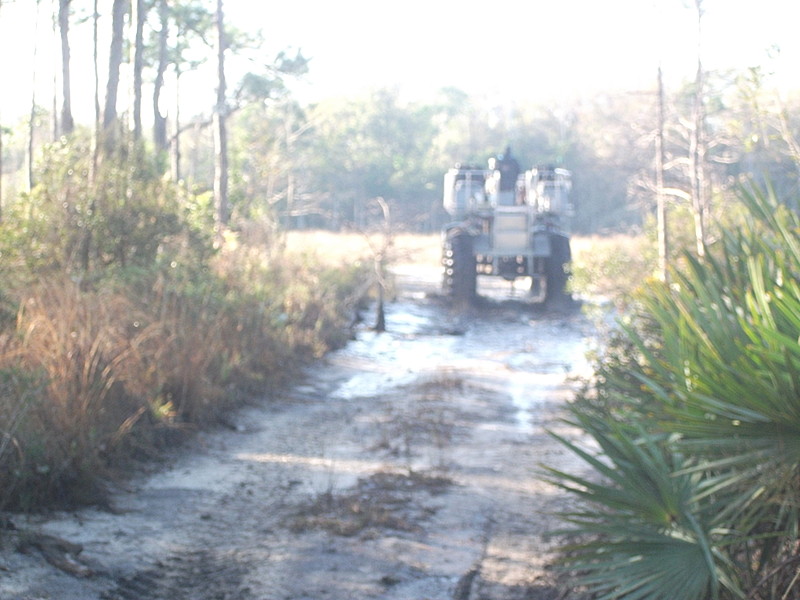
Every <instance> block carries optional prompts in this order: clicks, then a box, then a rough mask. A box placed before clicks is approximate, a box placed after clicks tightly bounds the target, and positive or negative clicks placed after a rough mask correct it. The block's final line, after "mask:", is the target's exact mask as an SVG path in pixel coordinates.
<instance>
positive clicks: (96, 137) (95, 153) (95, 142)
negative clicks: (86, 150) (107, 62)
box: [89, 0, 102, 186]
mask: <svg viewBox="0 0 800 600" xmlns="http://www.w3.org/2000/svg"><path fill="white" fill-rule="evenodd" d="M97 2H98V0H94V7H93V12H92V67H93V68H94V132H93V135H92V163H91V167H90V169H89V185H90V186H93V185H94V182H95V178H96V176H97V163H98V161H99V158H100V157H99V153H100V135H101V132H102V129H101V127H100V118H101V114H100V63H99V60H98V52H99V48H98V28H97V23H98V21H99V20H100V13H99V12H98V10H97Z"/></svg>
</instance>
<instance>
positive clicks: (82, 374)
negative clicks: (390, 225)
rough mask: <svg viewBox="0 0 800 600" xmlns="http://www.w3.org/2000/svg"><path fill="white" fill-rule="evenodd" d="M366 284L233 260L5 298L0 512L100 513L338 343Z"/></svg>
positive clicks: (298, 266) (246, 257)
mask: <svg viewBox="0 0 800 600" xmlns="http://www.w3.org/2000/svg"><path fill="white" fill-rule="evenodd" d="M363 279H364V273H363V270H362V269H360V268H359V267H358V266H357V265H355V266H353V265H350V266H345V267H334V266H320V265H319V264H317V263H314V262H312V261H311V260H309V258H308V257H305V256H299V255H297V254H293V253H289V252H283V253H278V254H273V255H271V256H269V257H267V256H266V255H265V252H264V250H263V249H260V248H257V247H250V248H247V247H237V248H235V249H228V250H224V249H223V250H222V251H220V252H219V253H218V254H217V255H216V256H215V257H214V258H212V259H211V260H209V261H208V263H207V264H206V265H202V267H193V268H186V267H181V266H180V265H179V264H176V263H175V262H172V263H171V264H169V265H167V267H166V268H161V269H148V270H139V271H137V270H133V269H131V270H128V271H124V272H118V273H116V274H115V275H114V277H113V278H110V279H102V280H99V281H94V282H93V283H92V284H91V285H87V284H86V282H85V281H83V282H81V281H75V280H74V278H70V277H68V276H64V275H50V276H48V277H44V276H42V277H37V278H33V279H30V280H28V281H26V282H25V283H24V284H23V283H21V282H20V283H19V284H17V285H15V286H10V287H7V288H6V289H4V290H3V294H4V297H3V302H2V315H0V316H1V317H2V318H0V509H7V510H9V509H13V510H35V509H38V508H42V507H46V506H58V505H63V506H69V505H75V504H82V503H91V502H98V501H102V499H103V491H102V490H103V482H104V481H107V480H108V478H109V477H112V476H114V475H115V474H118V473H120V472H121V470H122V469H124V468H125V467H126V466H129V465H130V463H131V461H132V460H133V461H135V460H137V459H139V458H152V457H154V456H157V455H158V453H159V452H160V450H161V449H162V448H163V447H164V446H165V445H166V444H171V443H174V442H175V440H176V439H178V438H180V437H181V436H182V435H183V434H184V433H185V432H187V431H191V430H193V429H195V428H197V427H199V426H202V425H207V424H210V423H214V422H218V421H220V420H223V419H224V416H225V413H226V411H229V410H230V409H231V408H232V407H234V406H235V405H237V404H238V403H240V402H241V401H242V400H243V399H244V398H246V397H248V396H250V395H253V394H265V393H268V392H269V390H270V389H272V388H274V387H275V386H278V385H280V384H282V383H283V382H285V380H286V378H287V377H288V376H290V375H291V374H292V372H293V371H295V369H296V368H297V366H299V365H301V364H303V363H305V362H307V361H308V360H310V359H312V358H314V357H318V356H320V355H321V354H322V353H324V352H325V351H326V350H328V349H329V348H332V347H336V346H338V345H341V344H342V343H344V341H345V340H346V337H347V335H348V334H347V331H346V329H347V324H348V323H349V322H350V321H351V320H352V312H351V309H354V304H355V303H356V302H358V300H359V298H358V295H359V293H360V292H359V290H362V289H363V283H362V282H363ZM6 285H9V284H8V282H6Z"/></svg>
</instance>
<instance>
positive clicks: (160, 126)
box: [153, 0, 169, 151]
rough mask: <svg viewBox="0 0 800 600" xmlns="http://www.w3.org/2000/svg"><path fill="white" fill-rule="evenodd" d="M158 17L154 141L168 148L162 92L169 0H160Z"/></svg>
mask: <svg viewBox="0 0 800 600" xmlns="http://www.w3.org/2000/svg"><path fill="white" fill-rule="evenodd" d="M158 17H159V21H160V23H161V30H160V31H159V32H158V66H157V68H156V79H155V82H154V83H153V141H154V143H155V146H156V149H157V150H160V151H166V149H167V119H166V117H164V116H163V115H162V114H161V106H160V105H161V92H162V91H163V88H164V73H165V72H166V70H167V63H168V61H169V57H168V53H167V38H168V35H169V12H168V10H167V0H158Z"/></svg>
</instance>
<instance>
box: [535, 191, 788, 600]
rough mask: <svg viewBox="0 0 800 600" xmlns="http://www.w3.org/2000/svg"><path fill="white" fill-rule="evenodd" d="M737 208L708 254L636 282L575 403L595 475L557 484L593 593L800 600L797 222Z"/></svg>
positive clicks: (763, 198)
mask: <svg viewBox="0 0 800 600" xmlns="http://www.w3.org/2000/svg"><path fill="white" fill-rule="evenodd" d="M742 204H743V206H744V208H745V209H746V210H745V211H744V214H743V215H742V217H741V219H739V220H738V221H737V222H736V223H734V224H731V225H730V226H729V227H727V228H726V229H725V230H723V231H721V233H720V236H719V238H718V240H717V241H716V242H714V243H712V244H709V245H708V246H707V248H706V253H705V257H703V258H697V257H696V256H694V255H691V254H688V253H686V254H684V255H683V258H682V260H681V261H680V262H677V263H676V265H675V267H674V268H673V269H672V270H671V272H670V277H669V281H668V283H666V284H665V283H662V282H658V281H655V280H652V279H651V280H647V281H646V282H645V283H644V284H643V285H640V286H639V287H638V290H637V291H636V292H635V297H634V298H632V302H630V303H629V304H628V306H629V310H628V312H627V313H626V314H625V317H624V319H623V320H622V321H621V329H620V330H619V331H618V333H617V334H616V335H615V337H614V338H613V339H612V340H611V341H610V343H609V345H608V348H607V350H606V352H605V353H604V355H603V356H602V358H601V359H600V360H599V361H598V364H597V370H596V375H595V377H594V379H593V380H592V381H591V382H589V383H588V384H587V386H586V388H585V389H584V391H583V392H582V393H581V394H580V395H579V396H578V398H577V399H576V400H575V402H574V403H572V405H571V406H570V408H569V415H570V416H569V422H570V423H571V424H572V425H574V426H576V427H578V428H579V429H580V430H582V431H584V432H585V433H586V434H588V436H589V437H590V438H591V439H592V440H593V444H586V443H585V442H586V441H585V440H583V441H582V442H575V441H571V440H567V439H562V441H563V443H564V444H565V445H566V446H567V447H568V448H570V449H571V450H572V451H573V452H574V453H575V454H576V455H577V456H579V457H580V458H582V459H583V460H584V461H585V463H586V466H587V467H588V470H589V471H590V472H591V471H593V472H594V475H592V476H585V475H579V474H576V473H565V472H557V471H550V477H551V478H552V480H553V481H555V482H556V483H557V484H558V485H559V486H561V487H562V488H563V489H565V490H567V491H568V492H570V493H572V494H574V495H575V497H576V499H577V500H578V504H577V507H576V508H575V509H574V510H570V511H569V512H566V513H565V514H564V515H563V516H564V518H565V519H566V520H567V522H569V523H570V524H571V525H572V527H570V528H569V530H568V533H567V535H568V538H567V539H568V540H569V543H567V544H566V545H565V546H564V548H563V560H564V565H565V568H567V569H569V570H570V572H572V573H573V575H572V576H571V577H570V579H571V581H572V582H573V583H574V582H578V583H580V584H581V585H583V586H585V588H586V589H588V590H589V591H591V592H592V593H593V597H595V598H608V599H611V598H614V599H626V600H633V599H664V600H667V599H669V600H704V599H710V598H713V599H725V600H728V599H745V598H751V599H764V600H766V599H770V600H772V599H775V600H788V599H793V598H800V580H799V579H800V578H798V572H800V563H798V539H800V538H798V529H799V526H800V511H798V503H797V498H798V496H799V494H800V489H798V485H800V444H798V440H800V411H799V410H798V398H800V342H798V339H800V287H799V286H800V284H798V274H800V242H798V239H800V238H799V237H798V233H799V232H800V216H799V213H798V206H797V204H796V203H794V204H785V203H782V202H779V201H778V199H777V198H775V196H774V195H773V194H771V193H760V192H756V191H752V190H750V191H746V192H743V197H742ZM589 448H596V451H595V450H590V449H589ZM676 578H679V579H680V581H679V583H678V582H677V581H676Z"/></svg>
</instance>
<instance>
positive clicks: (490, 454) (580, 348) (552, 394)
mask: <svg viewBox="0 0 800 600" xmlns="http://www.w3.org/2000/svg"><path fill="white" fill-rule="evenodd" d="M397 279H398V290H399V296H398V298H397V299H396V300H395V301H393V302H391V303H390V304H389V305H388V307H387V314H386V320H387V328H388V331H387V332H386V333H380V334H379V333H375V332H372V331H370V330H369V328H368V327H367V326H368V325H369V319H370V317H369V315H365V316H366V321H365V323H366V324H365V327H364V328H363V329H362V330H360V331H359V332H358V333H357V336H356V339H355V340H353V341H352V342H351V343H350V344H349V345H348V346H347V347H346V348H344V349H342V350H340V351H337V352H335V353H333V354H331V355H329V356H328V357H327V358H326V359H325V360H323V361H321V362H319V363H318V364H315V365H313V367H311V368H309V369H308V372H307V373H306V375H305V377H304V378H303V379H302V381H299V382H298V383H297V384H296V385H295V386H293V387H292V388H291V389H290V390H288V391H284V392H275V391H270V390H266V391H265V398H264V401H263V402H261V403H258V404H257V405H254V406H250V407H247V408H245V409H243V410H241V411H239V412H237V413H236V414H235V415H232V416H231V419H230V421H231V424H232V426H233V427H232V429H230V430H228V429H226V430H224V431H215V432H205V433H202V434H199V435H198V436H197V437H196V438H195V439H194V440H193V442H192V443H191V444H190V446H189V447H188V448H186V449H182V450H181V451H180V452H179V453H176V456H175V457H173V459H172V460H171V461H170V464H169V465H168V466H167V467H165V468H163V469H161V470H159V471H158V472H156V473H153V474H150V475H147V476H144V475H142V476H140V477H138V478H136V479H135V480H133V481H131V482H129V484H128V485H127V486H126V489H125V490H124V491H119V492H116V493H115V494H114V496H113V503H112V504H113V506H114V507H115V509H116V510H114V511H108V510H98V509H86V510H81V511H79V512H73V513H62V514H57V515H49V516H48V517H46V518H45V517H22V516H19V515H11V520H12V521H13V522H14V523H15V524H16V525H17V527H18V528H19V529H20V530H26V531H35V532H38V533H45V534H48V535H52V536H57V537H59V538H63V539H65V540H69V541H70V542H72V543H75V544H80V545H81V546H82V547H83V550H82V552H80V554H79V555H77V557H76V558H75V560H76V561H79V562H80V565H81V566H82V568H83V569H84V571H80V572H79V573H80V574H82V575H86V576H76V575H75V574H68V573H66V572H64V571H62V570H60V569H57V568H54V567H53V566H51V565H50V564H49V563H47V562H46V561H45V559H44V557H43V556H42V555H41V554H40V553H37V552H36V551H35V550H33V551H30V552H29V553H27V554H23V553H20V552H17V551H16V550H15V549H14V537H15V536H14V535H12V534H10V533H9V534H5V535H3V536H2V538H3V539H4V540H5V542H4V543H5V548H3V549H2V551H1V552H0V598H2V599H3V600H23V599H25V600H34V599H35V600H40V599H41V600H44V599H59V600H100V599H102V600H122V599H131V600H133V599H137V600H138V599H153V600H161V599H164V600H166V599H169V600H183V599H186V600H189V599H191V600H195V599H196V600H212V599H227V600H233V599H236V600H253V599H263V600H266V599H270V600H272V599H275V600H290V599H293V600H301V599H302V600H306V599H308V600H311V599H323V598H333V599H362V598H363V599H367V598H385V599H388V600H423V599H431V600H434V599H435V600H438V599H458V600H466V599H473V600H474V599H483V600H500V599H503V600H515V599H520V600H522V599H539V600H551V599H552V600H554V599H556V598H560V599H566V598H577V597H578V596H577V594H576V593H573V592H571V591H570V590H569V589H568V587H565V582H563V581H561V582H559V581H557V579H556V577H555V575H554V573H553V570H552V569H551V568H550V567H548V564H549V562H550V561H551V560H552V558H553V555H552V551H553V544H554V543H555V540H553V539H552V535H551V532H552V531H553V529H554V527H557V526H559V523H558V522H557V520H556V519H555V518H554V517H553V516H552V513H553V512H554V511H557V510H559V509H560V508H563V506H564V503H565V502H566V499H565V498H564V496H563V495H562V494H561V493H559V492H558V491H557V490H556V489H555V488H553V487H552V486H550V485H548V484H547V483H545V482H544V481H543V480H542V478H541V473H540V471H539V469H540V465H541V464H542V463H544V464H548V465H551V466H555V467H558V468H565V467H569V466H570V465H571V464H572V458H571V457H570V455H569V454H568V453H567V452H566V451H565V450H563V449H562V448H561V447H560V446H559V445H558V444H557V443H556V442H554V441H553V440H552V439H551V438H550V437H549V436H548V435H547V433H546V430H547V429H550V430H556V431H558V432H560V433H562V434H566V435H568V436H572V435H577V432H572V431H569V429H568V428H566V427H565V426H564V425H563V424H562V423H561V422H560V421H559V419H560V417H561V416H563V411H562V409H563V405H564V403H565V402H566V401H567V400H568V399H569V398H570V396H571V394H572V390H573V386H574V383H573V382H572V380H571V378H572V377H573V376H574V375H576V374H586V372H587V363H586V360H585V352H586V350H587V349H588V347H589V345H590V344H592V339H593V329H592V327H591V325H590V324H589V323H588V322H587V321H586V320H585V319H584V318H583V317H582V316H581V313H580V311H576V310H571V311H567V312H560V313H547V312H545V311H542V310H541V309H537V308H533V307H531V306H530V305H529V304H528V303H526V302H525V301H524V297H520V295H521V294H520V293H519V292H517V291H514V290H510V289H505V288H497V289H485V290H482V293H484V294H485V295H486V300H484V301H483V302H482V303H481V305H480V306H479V307H478V308H475V309H472V310H469V311H466V312H463V311H462V312H455V311H451V310H450V309H449V308H448V307H447V306H446V304H445V303H444V302H442V300H441V299H440V298H438V297H437V295H436V293H435V292H436V289H437V287H438V272H436V271H423V270H419V269H418V270H416V271H414V270H404V269H402V268H398V269H397ZM573 466H574V465H573ZM86 571H89V572H90V573H87V572H86ZM567 585H568V582H567Z"/></svg>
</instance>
